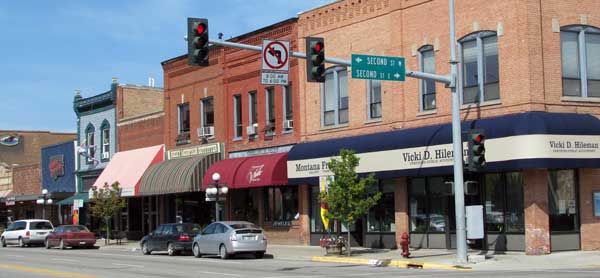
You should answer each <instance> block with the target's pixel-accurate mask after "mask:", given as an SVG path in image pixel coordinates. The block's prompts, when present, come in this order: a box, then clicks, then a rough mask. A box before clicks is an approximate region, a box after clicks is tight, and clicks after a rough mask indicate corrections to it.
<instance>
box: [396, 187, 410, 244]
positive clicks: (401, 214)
mask: <svg viewBox="0 0 600 278" xmlns="http://www.w3.org/2000/svg"><path fill="white" fill-rule="evenodd" d="M395 184H396V186H395V187H394V218H395V219H394V222H395V223H396V247H398V248H400V246H399V245H398V243H399V242H400V236H401V235H402V233H408V232H409V219H408V184H407V181H406V177H402V178H398V179H396V180H395Z"/></svg>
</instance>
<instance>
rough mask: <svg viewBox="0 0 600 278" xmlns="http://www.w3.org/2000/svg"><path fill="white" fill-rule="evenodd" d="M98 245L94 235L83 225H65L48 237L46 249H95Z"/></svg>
mask: <svg viewBox="0 0 600 278" xmlns="http://www.w3.org/2000/svg"><path fill="white" fill-rule="evenodd" d="M94 244H96V237H95V235H94V233H92V232H90V231H89V230H88V229H87V228H86V227H85V226H83V225H64V226H58V227H56V229H54V231H53V232H50V233H49V234H48V236H47V237H46V241H45V245H46V249H50V248H51V247H55V246H58V247H59V248H60V249H65V248H66V247H73V248H77V247H85V248H93V247H94Z"/></svg>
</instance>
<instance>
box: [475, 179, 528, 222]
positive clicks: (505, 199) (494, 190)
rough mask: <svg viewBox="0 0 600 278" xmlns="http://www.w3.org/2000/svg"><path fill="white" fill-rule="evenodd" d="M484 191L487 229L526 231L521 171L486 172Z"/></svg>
mask: <svg viewBox="0 0 600 278" xmlns="http://www.w3.org/2000/svg"><path fill="white" fill-rule="evenodd" d="M484 191H485V194H484V198H485V200H484V206H485V225H486V230H487V231H488V232H510V233H522V232H524V231H525V225H524V215H523V178H522V176H521V173H519V172H513V173H497V174H486V175H485V180H484Z"/></svg>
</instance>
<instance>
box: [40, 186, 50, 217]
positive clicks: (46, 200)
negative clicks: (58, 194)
mask: <svg viewBox="0 0 600 278" xmlns="http://www.w3.org/2000/svg"><path fill="white" fill-rule="evenodd" d="M36 203H37V204H38V205H42V206H43V207H42V219H46V204H48V205H51V204H52V199H50V193H48V189H46V188H44V189H42V196H41V198H40V199H37V200H36Z"/></svg>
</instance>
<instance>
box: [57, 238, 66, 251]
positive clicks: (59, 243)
mask: <svg viewBox="0 0 600 278" xmlns="http://www.w3.org/2000/svg"><path fill="white" fill-rule="evenodd" d="M58 248H60V249H61V250H65V249H66V247H65V242H64V241H63V240H62V239H61V240H60V242H58Z"/></svg>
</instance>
